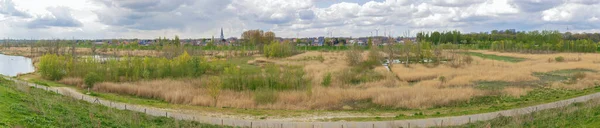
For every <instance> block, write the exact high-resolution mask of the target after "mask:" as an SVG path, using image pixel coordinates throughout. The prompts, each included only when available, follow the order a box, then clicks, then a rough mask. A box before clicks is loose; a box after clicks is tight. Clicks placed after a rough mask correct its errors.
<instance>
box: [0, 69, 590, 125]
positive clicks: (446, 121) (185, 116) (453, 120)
mask: <svg viewBox="0 0 600 128" xmlns="http://www.w3.org/2000/svg"><path fill="white" fill-rule="evenodd" d="M6 79H9V80H12V81H15V82H16V83H19V84H18V85H26V86H32V87H36V88H39V89H43V90H47V91H51V92H55V93H58V94H61V95H65V96H70V97H72V98H75V99H81V100H84V101H87V102H90V103H97V104H102V105H104V106H108V107H112V108H116V109H120V110H131V111H137V112H142V113H146V114H149V115H153V116H166V117H171V118H175V119H180V120H193V121H198V122H201V123H208V124H215V125H227V126H239V127H251V128H400V127H402V128H410V127H432V126H453V125H462V124H466V123H469V122H475V121H485V120H490V119H494V118H496V117H498V116H516V115H524V114H529V113H532V112H535V111H541V110H545V109H551V108H558V107H563V106H567V105H569V104H572V103H575V102H585V101H588V100H591V99H599V98H600V93H594V94H590V95H585V96H580V97H576V98H572V99H567V100H562V101H557V102H552V103H546V104H541V105H536V106H530V107H524V108H517V109H510V110H504V111H498V112H490V113H482V114H473V115H463V116H452V117H440V118H427V119H412V120H395V121H368V122H288V121H272V120H268V119H267V120H245V119H233V118H220V117H209V116H198V115H193V114H189V113H184V112H178V111H176V110H170V109H161V108H155V107H148V106H139V105H133V104H127V103H119V102H112V101H109V100H104V99H100V98H97V97H94V96H89V95H85V94H82V93H80V92H77V91H76V90H74V89H72V88H67V87H47V86H41V85H37V84H33V83H28V82H24V81H21V80H16V79H13V78H6Z"/></svg>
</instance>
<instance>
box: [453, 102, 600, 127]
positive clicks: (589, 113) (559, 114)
mask: <svg viewBox="0 0 600 128" xmlns="http://www.w3.org/2000/svg"><path fill="white" fill-rule="evenodd" d="M598 103H599V101H598V100H595V101H590V102H587V103H575V104H572V105H570V106H567V107H562V108H556V109H549V110H544V111H540V112H536V113H533V114H528V115H523V116H517V117H499V118H496V119H493V120H490V121H480V122H475V123H471V124H466V125H462V126H456V127H468V128H483V127H492V128H520V127H528V128H529V127H539V128H566V127H578V128H580V127H581V128H592V127H598V126H600V106H598Z"/></svg>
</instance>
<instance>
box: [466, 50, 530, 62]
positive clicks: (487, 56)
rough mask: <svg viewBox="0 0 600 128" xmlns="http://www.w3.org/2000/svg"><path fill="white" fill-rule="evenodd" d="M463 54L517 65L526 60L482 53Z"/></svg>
mask: <svg viewBox="0 0 600 128" xmlns="http://www.w3.org/2000/svg"><path fill="white" fill-rule="evenodd" d="M463 54H466V55H471V56H477V57H481V58H484V59H492V60H499V61H506V62H512V63H517V62H521V61H525V60H527V59H525V58H518V57H510V56H498V55H494V54H483V53H478V52H464V53H463Z"/></svg>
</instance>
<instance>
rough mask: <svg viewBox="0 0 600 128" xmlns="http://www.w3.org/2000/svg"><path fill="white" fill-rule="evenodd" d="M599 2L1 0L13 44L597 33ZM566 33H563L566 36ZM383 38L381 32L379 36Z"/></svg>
mask: <svg viewBox="0 0 600 128" xmlns="http://www.w3.org/2000/svg"><path fill="white" fill-rule="evenodd" d="M598 8H600V0H377V1H363V2H356V1H355V0H341V1H324V0H52V1H49V0H48V1H40V0H0V26H1V27H3V29H0V35H4V36H9V37H14V38H72V37H76V38H156V37H159V36H169V37H172V36H174V35H180V36H181V37H182V38H202V37H204V38H206V37H211V36H214V35H218V34H219V30H220V28H221V27H223V28H224V31H225V34H226V36H239V35H240V34H241V32H242V31H244V30H249V29H263V30H272V31H275V32H277V34H278V36H283V37H296V35H297V34H299V35H300V36H324V35H325V34H327V33H331V32H333V33H334V35H338V36H354V37H357V36H367V35H370V34H371V32H374V30H375V29H376V28H379V29H381V33H383V32H384V31H385V32H386V33H396V34H401V33H404V32H405V31H407V30H412V31H413V32H412V34H414V32H415V31H430V30H463V31H466V32H478V31H489V30H491V29H510V28H514V29H517V30H533V29H549V28H550V29H561V28H562V27H564V26H572V27H570V28H571V29H575V30H574V31H586V30H589V31H593V30H599V29H600V25H597V23H598V21H600V20H599V18H600V11H599V10H598ZM563 31H564V30H563ZM381 33H380V34H381Z"/></svg>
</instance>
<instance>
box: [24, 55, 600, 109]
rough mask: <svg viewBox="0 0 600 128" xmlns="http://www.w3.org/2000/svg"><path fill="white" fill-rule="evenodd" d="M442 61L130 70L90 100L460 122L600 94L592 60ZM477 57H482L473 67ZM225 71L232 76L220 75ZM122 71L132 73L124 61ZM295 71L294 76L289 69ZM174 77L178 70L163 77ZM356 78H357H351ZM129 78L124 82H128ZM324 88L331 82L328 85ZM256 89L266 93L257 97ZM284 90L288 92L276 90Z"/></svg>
mask: <svg viewBox="0 0 600 128" xmlns="http://www.w3.org/2000/svg"><path fill="white" fill-rule="evenodd" d="M442 52H443V53H442V56H440V57H437V58H439V59H442V60H445V61H443V62H439V63H438V64H433V63H411V64H410V65H408V66H404V65H394V66H393V67H391V69H390V70H391V71H388V70H387V69H385V68H384V67H383V66H381V64H373V65H374V66H372V67H370V66H366V67H369V68H364V69H363V70H356V71H354V70H353V69H357V68H359V67H361V66H360V65H359V66H357V65H352V64H348V62H347V60H348V59H347V58H349V57H348V53H347V52H346V51H337V50H332V51H329V50H323V51H307V52H305V53H301V54H297V55H293V56H290V57H281V58H266V57H258V56H246V57H228V58H227V59H224V58H218V57H217V58H211V57H209V58H208V59H209V61H207V63H213V62H214V60H215V59H218V60H222V61H219V62H220V63H215V64H213V65H211V66H210V68H214V69H215V70H214V71H211V72H207V73H206V75H202V76H197V77H166V78H157V79H143V80H128V79H126V78H127V77H130V76H132V75H133V76H136V73H137V74H138V76H139V72H135V71H134V72H125V71H129V68H124V69H123V70H115V71H114V73H115V74H120V75H121V76H123V77H115V78H114V80H115V81H104V82H100V83H97V84H96V85H95V86H94V88H92V90H93V91H94V93H93V94H94V95H95V96H99V97H102V98H105V99H108V100H114V101H119V102H126V103H133V104H142V105H148V106H154V107H161V108H182V109H193V110H198V111H200V112H214V113H221V114H222V115H228V114H240V115H251V116H259V117H261V118H262V117H264V116H267V117H271V116H273V117H298V118H302V117H310V116H311V115H314V114H321V113H328V112H333V113H338V112H339V113H352V114H356V115H369V116H372V117H365V118H333V119H323V120H395V119H413V118H428V117H441V116H455V115H464V114H474V113H484V112H492V111H499V110H506V109H511V108H519V107H524V106H530V105H536V104H541V103H547V102H552V101H557V100H561V99H567V98H572V97H576V96H581V95H585V94H591V93H595V92H600V91H599V89H598V88H597V86H598V85H599V84H598V83H600V81H598V80H599V79H600V74H599V73H597V72H596V71H598V70H600V68H599V67H598V66H597V65H596V64H595V62H596V61H597V60H595V58H597V57H596V55H593V54H584V55H581V54H574V53H558V54H517V53H498V52H489V51H472V52H464V53H462V52H461V53H454V52H450V53H448V51H442ZM370 53H371V52H370V51H359V52H358V54H356V58H358V59H359V60H364V61H365V62H366V61H368V58H373V57H371V54H370ZM376 53H381V56H382V57H385V56H386V55H385V52H376ZM457 56H458V57H457ZM470 56H476V57H474V58H469V57H470ZM557 56H563V57H565V58H566V60H577V61H565V62H553V61H548V60H549V58H550V59H553V58H555V57H557ZM457 60H458V61H465V62H466V63H463V62H461V63H460V66H455V65H452V64H449V63H452V61H457ZM525 60H526V61H525ZM467 61H468V62H467ZM150 63H152V62H150ZM170 64H171V65H173V64H178V63H175V62H173V63H170ZM225 64H226V65H228V67H219V66H223V65H225ZM122 65H131V64H127V62H126V61H124V62H122ZM192 66H193V65H192ZM291 66H295V68H290V67H291ZM135 67H143V66H135ZM172 69H176V68H172ZM217 69H218V70H217ZM295 69H299V71H303V73H301V74H300V75H294V76H287V75H286V74H293V73H294V72H289V71H292V70H295ZM160 71H162V70H160ZM172 71H175V70H170V69H166V70H165V72H172ZM182 71H188V70H182ZM349 71H354V72H356V73H353V74H354V75H351V76H344V75H345V74H348V73H346V72H349ZM266 72H273V73H266ZM111 73H112V72H111ZM142 74H143V72H142ZM257 74H258V75H257ZM142 76H143V75H142ZM211 76H217V77H221V81H222V84H221V86H222V87H220V88H219V89H220V90H219V94H217V97H218V98H216V99H217V100H216V101H217V103H214V101H215V100H214V99H215V98H213V96H211V95H210V94H209V92H210V90H209V84H207V83H206V82H204V81H206V79H205V78H207V77H211ZM370 76H376V77H373V78H371V77H370ZM24 77H27V76H24ZM123 78H125V80H122V79H123ZM273 78H278V79H273ZM299 78H301V79H303V80H306V81H309V82H304V81H298V82H297V83H296V82H293V81H292V83H293V84H298V85H299V86H293V87H287V86H288V85H292V84H289V83H285V84H281V83H282V82H285V81H290V80H292V79H299ZM363 78H367V79H366V80H363ZM23 79H24V78H23ZM119 80H121V81H119ZM353 80H354V81H353ZM29 81H32V82H34V83H38V84H41V85H48V86H68V85H73V86H78V87H79V88H78V90H80V91H82V92H85V90H84V89H83V88H82V87H81V86H79V85H81V83H82V81H83V78H81V77H78V76H73V75H72V76H69V77H67V78H63V79H62V80H57V81H44V80H41V79H38V78H34V79H30V80H29ZM323 81H328V82H326V83H327V84H323V83H324V82H323ZM249 83H254V84H251V85H250V84H249ZM65 84H66V85H65ZM242 84H243V85H242ZM225 85H227V86H225ZM231 85H242V86H239V87H238V86H231ZM252 85H268V86H266V87H265V86H262V87H261V88H259V86H252ZM280 85H283V86H280ZM73 86H69V87H73ZM279 87H285V88H288V89H277V88H279ZM265 88H266V89H265ZM289 88H293V89H289ZM268 89H274V90H268ZM323 97H327V98H323ZM215 106H216V107H215ZM374 116H381V117H379V118H374Z"/></svg>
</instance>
